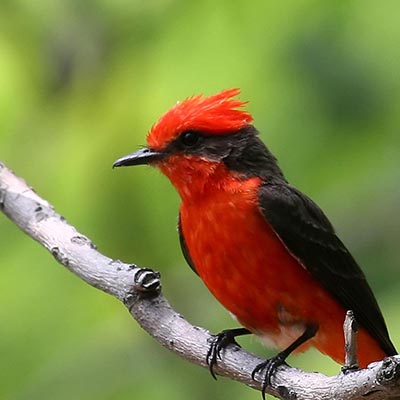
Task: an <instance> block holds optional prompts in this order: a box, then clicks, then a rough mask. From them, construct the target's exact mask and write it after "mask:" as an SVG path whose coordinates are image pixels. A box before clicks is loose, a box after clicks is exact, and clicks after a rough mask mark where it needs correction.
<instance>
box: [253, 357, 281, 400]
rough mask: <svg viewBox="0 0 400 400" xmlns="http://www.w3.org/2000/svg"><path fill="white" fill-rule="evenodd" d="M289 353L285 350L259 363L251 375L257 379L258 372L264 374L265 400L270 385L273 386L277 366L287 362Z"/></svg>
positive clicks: (263, 396) (263, 393) (263, 392)
mask: <svg viewBox="0 0 400 400" xmlns="http://www.w3.org/2000/svg"><path fill="white" fill-rule="evenodd" d="M286 357H287V354H286V353H285V352H281V353H278V354H277V355H276V356H275V357H272V358H270V359H268V360H266V361H263V362H262V363H260V364H258V365H257V366H256V367H255V368H254V370H253V372H252V374H251V377H252V379H253V380H255V376H256V374H258V373H260V374H261V375H262V390H261V394H262V398H263V400H265V391H266V390H267V387H268V386H271V382H272V381H271V380H272V377H273V375H274V373H275V371H276V368H277V367H279V366H280V365H282V364H284V363H285V360H286Z"/></svg>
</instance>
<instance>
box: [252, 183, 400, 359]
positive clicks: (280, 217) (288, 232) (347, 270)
mask: <svg viewBox="0 0 400 400" xmlns="http://www.w3.org/2000/svg"><path fill="white" fill-rule="evenodd" d="M259 207H260V209H261V211H262V214H263V216H264V217H265V219H266V220H267V221H268V223H269V224H270V226H271V227H272V229H273V230H274V231H275V233H276V234H277V235H278V236H279V237H280V239H281V241H282V242H283V244H284V245H285V246H286V248H287V249H288V250H289V251H290V253H291V254H292V255H293V256H294V257H295V258H296V259H298V260H299V261H300V262H301V264H302V265H303V266H304V267H305V268H306V269H307V270H308V271H309V272H310V273H311V275H312V276H314V277H315V278H316V279H317V280H318V282H320V283H321V285H323V286H324V287H325V289H326V290H327V291H328V292H329V293H330V294H331V295H332V296H333V297H334V298H335V299H336V300H337V301H338V302H339V303H340V304H341V305H342V306H343V308H344V309H345V310H353V312H354V314H355V317H356V320H357V322H358V323H359V324H360V325H361V326H363V327H364V328H365V329H366V330H367V331H368V332H369V333H370V334H371V336H372V337H374V338H375V339H376V340H377V342H378V343H379V344H380V346H381V348H382V350H383V351H384V352H385V353H386V354H387V355H388V356H389V355H394V354H397V352H396V349H395V347H394V345H393V344H392V342H391V341H390V338H389V334H388V331H387V328H386V324H385V321H384V319H383V316H382V313H381V311H380V309H379V306H378V303H377V301H376V299H375V297H374V294H373V293H372V290H371V288H370V287H369V285H368V283H367V281H366V278H365V275H364V274H363V272H362V271H361V269H360V267H359V266H358V264H357V262H356V261H355V260H354V258H353V257H352V255H351V254H350V253H349V251H348V250H347V249H346V247H345V246H344V244H343V243H342V242H341V241H340V239H339V238H338V237H337V236H336V234H335V232H334V229H333V227H332V225H331V223H330V222H329V220H328V219H327V217H326V216H325V215H324V213H323V212H322V211H321V209H320V208H319V207H318V206H317V205H316V204H315V203H314V202H313V201H312V200H311V199H309V198H308V197H307V196H305V195H304V194H303V193H301V192H300V191H298V190H297V189H295V188H293V187H291V186H290V185H287V184H286V183H276V184H272V183H271V184H264V185H263V186H261V187H260V190H259Z"/></svg>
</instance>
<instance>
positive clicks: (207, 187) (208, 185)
mask: <svg viewBox="0 0 400 400" xmlns="http://www.w3.org/2000/svg"><path fill="white" fill-rule="evenodd" d="M160 169H161V171H162V172H163V173H164V174H165V175H166V176H167V177H168V178H169V179H170V180H171V182H172V184H173V185H174V186H175V188H176V189H177V191H178V193H179V195H180V197H181V199H182V202H183V203H186V204H193V203H197V202H199V201H205V200H207V199H211V201H212V198H213V197H214V196H215V195H216V194H217V193H221V192H226V193H229V192H232V193H233V192H239V191H241V190H247V189H246V187H247V186H248V181H254V182H255V181H257V185H258V184H259V183H258V182H259V181H260V179H259V178H256V177H254V178H251V179H248V178H245V177H244V176H242V175H241V174H238V173H235V172H231V171H230V170H229V169H228V168H227V167H226V166H225V165H224V164H223V163H222V162H213V161H209V160H205V159H202V158H200V157H198V158H196V159H195V160H194V159H193V158H191V157H190V158H189V157H182V156H180V157H176V158H175V159H170V160H169V162H168V164H165V165H160ZM251 186H254V185H253V184H251Z"/></svg>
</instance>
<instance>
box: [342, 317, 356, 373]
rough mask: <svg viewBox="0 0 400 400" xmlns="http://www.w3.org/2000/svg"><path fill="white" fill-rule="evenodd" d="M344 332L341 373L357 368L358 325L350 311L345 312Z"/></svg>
mask: <svg viewBox="0 0 400 400" xmlns="http://www.w3.org/2000/svg"><path fill="white" fill-rule="evenodd" d="M343 331H344V350H345V358H344V366H343V368H342V371H344V372H347V371H350V370H355V369H358V368H359V365H358V358H357V334H358V324H357V321H356V319H355V317H354V313H353V311H352V310H348V311H347V312H346V318H345V320H344V324H343Z"/></svg>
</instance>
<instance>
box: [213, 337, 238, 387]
mask: <svg viewBox="0 0 400 400" xmlns="http://www.w3.org/2000/svg"><path fill="white" fill-rule="evenodd" d="M237 331H238V330H237V329H225V330H223V331H222V332H220V333H217V334H216V335H213V336H212V337H211V339H210V348H209V349H208V353H207V357H206V362H207V365H208V369H209V371H210V373H211V376H212V377H213V378H214V379H215V380H216V379H217V376H216V375H215V372H214V366H215V365H217V360H221V352H222V351H223V350H224V349H225V348H226V347H227V346H229V345H230V344H233V345H235V346H238V347H240V345H239V343H238V342H237V341H236V340H235V337H236V336H238V334H237Z"/></svg>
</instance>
